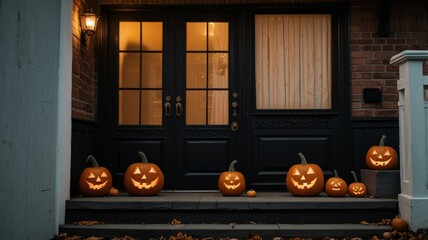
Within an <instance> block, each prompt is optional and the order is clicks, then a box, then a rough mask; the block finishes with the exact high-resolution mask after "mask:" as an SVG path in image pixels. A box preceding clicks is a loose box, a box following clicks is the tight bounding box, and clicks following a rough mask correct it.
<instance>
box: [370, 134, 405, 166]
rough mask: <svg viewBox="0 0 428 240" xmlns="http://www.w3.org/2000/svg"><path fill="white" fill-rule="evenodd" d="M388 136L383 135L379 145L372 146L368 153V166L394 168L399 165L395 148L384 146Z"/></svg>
mask: <svg viewBox="0 0 428 240" xmlns="http://www.w3.org/2000/svg"><path fill="white" fill-rule="evenodd" d="M385 139H386V136H385V135H383V136H382V139H381V140H380V143H379V146H372V147H370V148H369V150H368V151H367V154H366V164H367V167H368V168H370V169H374V170H389V169H394V168H396V167H397V165H398V155H397V152H396V151H395V149H394V148H392V147H389V146H384V143H385Z"/></svg>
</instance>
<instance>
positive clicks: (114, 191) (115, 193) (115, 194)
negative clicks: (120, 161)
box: [108, 187, 119, 196]
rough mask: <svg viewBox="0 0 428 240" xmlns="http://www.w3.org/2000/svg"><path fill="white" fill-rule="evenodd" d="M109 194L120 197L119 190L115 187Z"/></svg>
mask: <svg viewBox="0 0 428 240" xmlns="http://www.w3.org/2000/svg"><path fill="white" fill-rule="evenodd" d="M108 194H109V195H110V196H117V195H119V190H117V188H115V187H111V188H110V190H109V192H108Z"/></svg>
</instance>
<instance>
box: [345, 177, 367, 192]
mask: <svg viewBox="0 0 428 240" xmlns="http://www.w3.org/2000/svg"><path fill="white" fill-rule="evenodd" d="M351 173H352V176H354V182H353V183H351V184H349V187H348V194H349V195H350V196H353V197H364V196H366V195H367V187H366V185H365V184H364V183H362V182H358V179H357V174H355V172H354V171H351Z"/></svg>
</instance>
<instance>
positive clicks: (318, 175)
mask: <svg viewBox="0 0 428 240" xmlns="http://www.w3.org/2000/svg"><path fill="white" fill-rule="evenodd" d="M298 155H299V157H300V159H301V163H300V164H295V165H293V166H291V168H290V170H289V171H288V173H287V177H286V181H285V183H286V186H287V189H288V191H289V192H290V193H291V194H292V195H293V196H316V195H318V194H320V192H321V191H322V190H323V188H324V174H323V171H322V170H321V168H320V167H319V166H318V165H317V164H308V163H307V161H306V158H305V156H303V154H302V153H299V154H298Z"/></svg>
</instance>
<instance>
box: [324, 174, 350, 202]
mask: <svg viewBox="0 0 428 240" xmlns="http://www.w3.org/2000/svg"><path fill="white" fill-rule="evenodd" d="M333 172H334V177H331V178H329V179H328V180H327V182H326V183H325V186H324V189H325V192H326V193H327V195H328V196H330V197H344V196H346V194H347V193H348V184H346V182H345V180H343V179H342V178H340V177H339V175H338V174H337V171H336V169H335V170H333Z"/></svg>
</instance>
